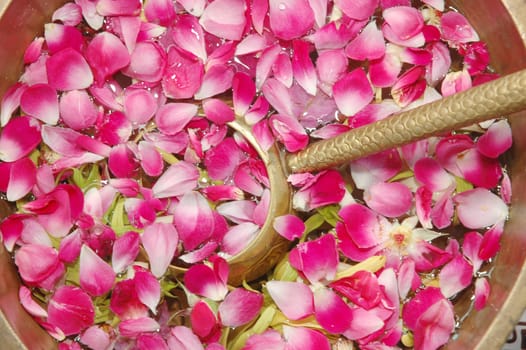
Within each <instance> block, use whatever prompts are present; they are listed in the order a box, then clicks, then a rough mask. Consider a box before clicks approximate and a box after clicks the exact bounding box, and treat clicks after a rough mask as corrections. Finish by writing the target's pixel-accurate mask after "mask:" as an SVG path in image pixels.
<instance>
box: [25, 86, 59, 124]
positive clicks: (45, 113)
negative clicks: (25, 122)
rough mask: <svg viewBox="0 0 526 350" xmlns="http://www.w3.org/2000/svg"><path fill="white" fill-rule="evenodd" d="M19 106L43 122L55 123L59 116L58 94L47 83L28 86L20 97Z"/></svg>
mask: <svg viewBox="0 0 526 350" xmlns="http://www.w3.org/2000/svg"><path fill="white" fill-rule="evenodd" d="M20 107H21V108H22V110H23V111H24V112H26V113H27V114H28V115H30V116H32V117H34V118H37V119H40V120H41V121H43V122H44V123H47V124H51V125H55V124H57V122H58V118H59V107H58V96H57V92H56V91H55V89H53V88H52V87H51V86H49V85H47V84H35V85H32V86H30V87H28V88H27V89H26V90H25V91H24V93H23V94H22V96H21V97H20Z"/></svg>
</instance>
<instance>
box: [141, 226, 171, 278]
mask: <svg viewBox="0 0 526 350" xmlns="http://www.w3.org/2000/svg"><path fill="white" fill-rule="evenodd" d="M141 242H142V245H143V247H144V250H145V251H146V254H148V260H149V261H150V270H151V271H152V273H153V275H154V276H155V277H157V278H160V277H162V276H163V275H164V273H165V272H166V269H167V268H168V265H170V263H171V262H172V259H173V258H174V255H175V250H176V248H177V243H178V242H179V235H178V233H177V230H176V229H175V227H174V225H172V224H168V223H153V224H151V225H149V226H147V227H146V228H145V229H144V232H143V233H142V235H141Z"/></svg>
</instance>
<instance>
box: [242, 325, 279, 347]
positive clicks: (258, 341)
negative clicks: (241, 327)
mask: <svg viewBox="0 0 526 350" xmlns="http://www.w3.org/2000/svg"><path fill="white" fill-rule="evenodd" d="M267 349H273V350H285V341H284V340H283V339H282V338H281V334H280V333H279V332H278V331H275V330H274V329H267V330H266V331H264V332H263V333H261V334H253V335H251V336H250V337H249V338H248V340H247V342H246V343H245V346H244V347H243V350H267Z"/></svg>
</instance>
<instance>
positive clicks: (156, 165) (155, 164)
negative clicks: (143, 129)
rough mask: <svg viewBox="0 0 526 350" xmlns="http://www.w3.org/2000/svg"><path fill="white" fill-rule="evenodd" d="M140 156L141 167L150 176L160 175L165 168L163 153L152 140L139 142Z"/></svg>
mask: <svg viewBox="0 0 526 350" xmlns="http://www.w3.org/2000/svg"><path fill="white" fill-rule="evenodd" d="M138 146H139V158H140V159H141V167H142V169H143V170H144V172H145V173H146V175H148V176H159V175H161V174H162V172H163V169H164V162H163V158H162V157H161V154H160V153H159V152H158V151H157V148H156V147H155V145H154V144H152V143H150V142H145V141H141V142H139V145H138Z"/></svg>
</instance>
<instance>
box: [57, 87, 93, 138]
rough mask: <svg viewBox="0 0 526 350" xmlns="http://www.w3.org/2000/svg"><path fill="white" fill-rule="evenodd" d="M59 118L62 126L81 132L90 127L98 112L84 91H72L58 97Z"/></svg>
mask: <svg viewBox="0 0 526 350" xmlns="http://www.w3.org/2000/svg"><path fill="white" fill-rule="evenodd" d="M59 108H60V117H61V118H62V121H63V122H64V124H66V125H67V126H69V127H70V128H72V129H73V130H81V129H85V128H88V127H90V126H92V125H93V124H94V123H95V121H96V120H97V117H98V116H99V110H98V108H97V106H96V105H95V104H94V103H93V100H92V99H91V98H90V96H89V95H88V93H87V92H86V91H85V90H72V91H68V92H65V93H63V94H62V95H61V97H60V104H59Z"/></svg>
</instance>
